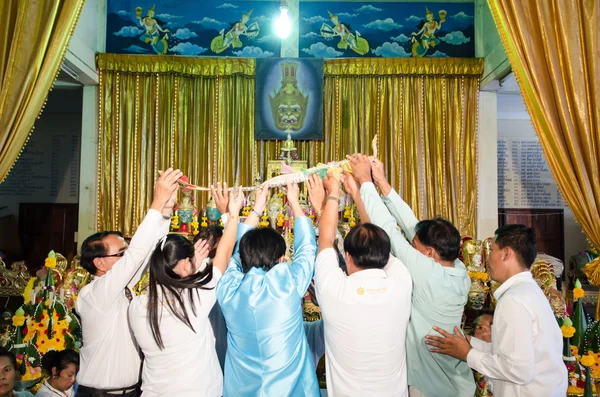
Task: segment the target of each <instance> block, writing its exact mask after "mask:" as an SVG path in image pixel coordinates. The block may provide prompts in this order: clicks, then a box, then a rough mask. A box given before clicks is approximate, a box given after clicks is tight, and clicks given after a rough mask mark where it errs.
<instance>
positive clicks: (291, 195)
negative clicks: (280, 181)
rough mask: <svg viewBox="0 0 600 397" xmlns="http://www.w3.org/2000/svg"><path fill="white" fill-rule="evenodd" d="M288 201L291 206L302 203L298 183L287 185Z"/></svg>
mask: <svg viewBox="0 0 600 397" xmlns="http://www.w3.org/2000/svg"><path fill="white" fill-rule="evenodd" d="M287 199H288V202H289V203H290V205H294V204H299V203H300V188H299V187H298V184H297V183H288V184H287Z"/></svg>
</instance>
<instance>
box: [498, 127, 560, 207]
mask: <svg viewBox="0 0 600 397" xmlns="http://www.w3.org/2000/svg"><path fill="white" fill-rule="evenodd" d="M498 206H499V207H500V208H564V206H565V204H564V201H563V199H562V196H561V194H560V192H559V190H558V186H557V185H556V182H555V181H554V178H553V177H552V173H551V172H550V169H548V163H547V162H546V159H545V157H544V152H543V151H542V147H541V145H540V143H539V141H538V140H537V139H519V138H504V139H499V140H498Z"/></svg>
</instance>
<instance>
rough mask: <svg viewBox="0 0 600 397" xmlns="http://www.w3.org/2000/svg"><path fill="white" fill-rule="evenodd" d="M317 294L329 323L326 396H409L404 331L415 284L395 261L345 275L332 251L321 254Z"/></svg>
mask: <svg viewBox="0 0 600 397" xmlns="http://www.w3.org/2000/svg"><path fill="white" fill-rule="evenodd" d="M315 291H316V294H317V300H318V301H319V305H320V307H321V312H322V313H323V323H324V325H325V357H326V373H327V393H328V395H329V396H330V397H335V396H357V397H358V396H360V397H369V396H385V397H390V396H402V397H406V396H408V386H407V378H406V346H405V344H406V327H407V325H408V319H409V317H410V300H411V293H412V280H411V277H410V274H409V272H408V270H407V269H406V267H405V266H404V264H403V263H402V262H400V260H399V259H396V258H394V257H391V259H390V262H389V263H388V265H387V266H386V267H385V269H367V270H361V271H358V272H356V273H353V274H352V275H350V276H346V274H344V272H343V271H342V269H340V267H339V265H338V257H337V254H336V252H335V250H334V249H333V248H329V249H325V250H323V251H322V252H321V253H319V255H317V260H316V265H315Z"/></svg>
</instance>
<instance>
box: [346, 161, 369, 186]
mask: <svg viewBox="0 0 600 397" xmlns="http://www.w3.org/2000/svg"><path fill="white" fill-rule="evenodd" d="M346 158H347V159H348V161H349V162H350V166H351V167H352V175H354V177H355V178H356V181H357V182H358V183H359V184H361V185H362V184H363V183H366V182H373V178H372V177H371V162H370V161H369V158H368V157H367V156H365V155H364V154H360V153H354V154H353V155H352V156H346Z"/></svg>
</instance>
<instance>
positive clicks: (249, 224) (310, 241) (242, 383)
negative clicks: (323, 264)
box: [217, 184, 320, 397]
mask: <svg viewBox="0 0 600 397" xmlns="http://www.w3.org/2000/svg"><path fill="white" fill-rule="evenodd" d="M263 189H266V188H264V187H263ZM287 190H288V202H289V204H290V207H291V209H292V211H293V213H294V216H295V220H294V260H293V261H292V263H291V264H290V263H287V262H285V261H283V257H284V255H285V251H286V245H285V241H284V239H283V237H282V236H281V235H280V234H278V232H277V231H276V230H274V229H272V228H269V227H266V228H262V229H254V230H251V229H252V228H253V227H255V226H256V225H257V224H258V221H259V220H260V218H259V217H260V215H261V214H262V212H263V211H264V208H265V206H266V195H262V194H261V193H259V194H258V197H257V199H256V202H255V207H254V208H255V209H254V210H253V211H252V213H251V214H250V215H249V216H248V218H247V219H246V221H245V223H244V224H243V225H240V226H239V228H238V243H237V245H236V248H235V250H234V255H233V257H232V258H231V261H230V262H229V266H228V267H227V271H226V272H225V274H224V275H223V277H221V279H220V280H219V284H218V285H217V299H218V300H219V305H220V306H221V310H222V311H223V315H224V316H225V321H226V322H227V353H226V356H225V376H224V385H223V395H224V396H228V397H232V396H242V397H245V396H248V397H255V396H257V397H258V396H264V397H266V396H277V397H286V396H289V397H296V396H306V397H317V396H319V395H320V391H319V383H318V381H317V376H316V373H315V367H314V364H313V360H312V358H311V352H310V349H309V346H308V343H307V340H306V334H305V332H304V326H303V318H302V297H304V294H305V293H306V290H307V288H308V285H309V284H310V281H311V279H312V278H313V274H314V269H315V255H316V251H317V246H316V241H315V231H314V228H313V226H312V222H311V220H310V219H309V218H308V217H306V216H305V215H304V212H303V210H302V208H301V207H300V203H299V198H298V196H299V188H298V186H297V185H295V184H294V185H288V187H287Z"/></svg>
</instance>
